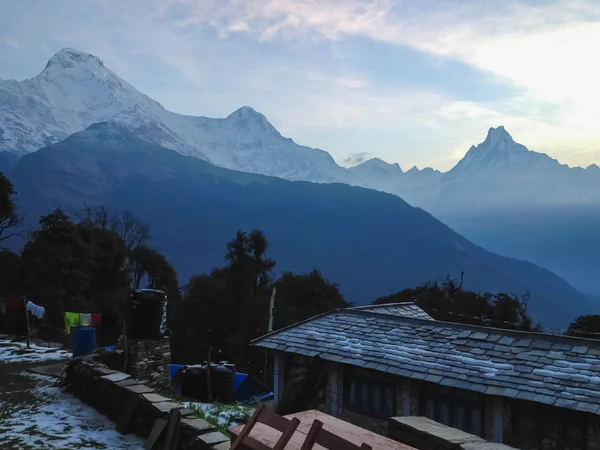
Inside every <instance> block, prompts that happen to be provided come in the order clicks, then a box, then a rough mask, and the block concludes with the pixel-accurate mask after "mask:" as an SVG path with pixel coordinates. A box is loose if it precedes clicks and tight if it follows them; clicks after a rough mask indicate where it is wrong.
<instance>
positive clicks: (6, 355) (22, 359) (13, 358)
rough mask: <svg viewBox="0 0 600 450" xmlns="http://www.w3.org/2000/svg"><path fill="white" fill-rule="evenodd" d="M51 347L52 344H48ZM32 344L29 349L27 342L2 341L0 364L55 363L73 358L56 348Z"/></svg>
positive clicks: (0, 343)
mask: <svg viewBox="0 0 600 450" xmlns="http://www.w3.org/2000/svg"><path fill="white" fill-rule="evenodd" d="M48 345H50V344H48ZM48 345H47V346H43V345H36V344H33V343H32V344H31V345H30V348H29V349H27V343H26V342H12V341H11V340H10V339H0V364H6V363H28V362H32V363H36V362H44V361H55V360H61V359H66V358H70V357H71V353H69V352H68V351H66V350H63V349H59V348H58V347H56V344H53V345H54V346H48Z"/></svg>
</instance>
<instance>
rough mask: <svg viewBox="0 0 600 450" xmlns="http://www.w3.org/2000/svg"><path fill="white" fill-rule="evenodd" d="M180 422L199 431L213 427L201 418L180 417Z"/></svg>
mask: <svg viewBox="0 0 600 450" xmlns="http://www.w3.org/2000/svg"><path fill="white" fill-rule="evenodd" d="M181 422H182V423H183V424H184V425H187V426H188V427H191V428H193V429H194V430H196V431H199V432H206V431H208V430H212V429H213V428H214V426H212V425H211V424H210V423H208V422H207V421H206V420H203V419H182V420H181Z"/></svg>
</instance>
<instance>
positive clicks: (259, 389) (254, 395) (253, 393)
mask: <svg viewBox="0 0 600 450" xmlns="http://www.w3.org/2000/svg"><path fill="white" fill-rule="evenodd" d="M184 367H185V366H184V365H180V364H171V369H170V377H171V378H174V377H175V374H176V373H177V371H178V370H179V369H183V368H184ZM233 390H234V391H235V401H236V402H238V403H254V402H255V401H260V400H268V399H269V398H272V397H273V393H272V392H271V390H270V389H269V388H268V387H266V386H264V385H263V384H262V383H260V382H258V381H257V380H255V379H254V378H253V377H251V376H250V375H248V374H247V373H241V372H236V373H235V376H234V378H233ZM177 392H181V385H179V386H178V387H177Z"/></svg>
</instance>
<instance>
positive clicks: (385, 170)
mask: <svg viewBox="0 0 600 450" xmlns="http://www.w3.org/2000/svg"><path fill="white" fill-rule="evenodd" d="M348 173H349V174H350V175H351V177H352V184H356V185H360V186H363V187H368V188H371V189H377V190H380V191H386V192H390V191H393V190H394V189H396V188H397V187H398V182H399V180H400V177H401V176H402V169H401V168H400V165H399V164H398V163H394V164H390V163H387V162H385V161H383V160H382V159H379V158H371V159H368V160H367V161H364V162H362V163H360V164H358V165H356V166H354V167H349V168H348Z"/></svg>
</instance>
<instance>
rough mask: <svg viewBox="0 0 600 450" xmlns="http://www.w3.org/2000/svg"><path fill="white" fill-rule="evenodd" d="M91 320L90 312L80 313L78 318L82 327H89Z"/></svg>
mask: <svg viewBox="0 0 600 450" xmlns="http://www.w3.org/2000/svg"><path fill="white" fill-rule="evenodd" d="M90 320H91V314H89V313H81V314H80V318H79V325H81V326H82V327H89V326H90Z"/></svg>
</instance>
